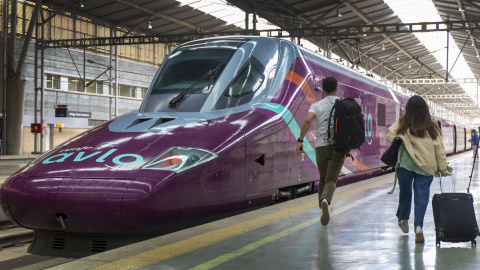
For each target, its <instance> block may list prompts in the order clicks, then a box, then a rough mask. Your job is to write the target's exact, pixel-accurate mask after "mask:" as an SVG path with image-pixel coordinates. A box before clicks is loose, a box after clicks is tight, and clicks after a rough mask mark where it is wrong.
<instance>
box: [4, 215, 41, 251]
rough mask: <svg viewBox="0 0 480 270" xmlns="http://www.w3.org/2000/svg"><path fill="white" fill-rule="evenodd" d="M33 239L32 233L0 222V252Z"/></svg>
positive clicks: (12, 224) (6, 222)
mask: <svg viewBox="0 0 480 270" xmlns="http://www.w3.org/2000/svg"><path fill="white" fill-rule="evenodd" d="M32 239H33V231H32V230H28V229H24V228H21V227H18V226H17V225H15V224H14V223H12V222H11V221H8V220H7V221H0V250H2V249H4V248H7V247H11V246H15V245H19V244H23V243H29V242H31V241H32Z"/></svg>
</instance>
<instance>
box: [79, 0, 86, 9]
mask: <svg viewBox="0 0 480 270" xmlns="http://www.w3.org/2000/svg"><path fill="white" fill-rule="evenodd" d="M80 7H81V8H84V7H85V5H83V0H80Z"/></svg>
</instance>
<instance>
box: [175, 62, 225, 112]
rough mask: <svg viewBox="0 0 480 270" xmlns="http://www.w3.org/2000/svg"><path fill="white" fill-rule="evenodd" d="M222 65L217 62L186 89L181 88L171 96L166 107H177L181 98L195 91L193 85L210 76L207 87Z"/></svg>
mask: <svg viewBox="0 0 480 270" xmlns="http://www.w3.org/2000/svg"><path fill="white" fill-rule="evenodd" d="M222 66H223V63H220V64H218V65H217V66H216V67H215V68H214V69H210V70H209V71H208V72H207V73H205V74H203V75H202V77H200V79H198V80H197V81H196V82H194V83H193V84H192V85H190V86H189V87H188V88H187V89H185V90H183V92H181V93H180V94H178V95H177V96H175V97H174V98H172V100H170V101H169V102H168V107H170V108H178V104H180V101H182V99H183V98H185V97H187V96H189V95H190V94H192V93H193V92H195V89H194V88H195V86H197V85H198V84H199V83H200V82H201V81H203V80H204V79H205V78H206V77H208V76H212V78H211V79H210V82H209V84H208V88H210V85H211V84H212V80H213V77H214V76H215V75H216V74H217V73H218V71H219V70H220V67H222Z"/></svg>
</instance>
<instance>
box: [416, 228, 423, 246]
mask: <svg viewBox="0 0 480 270" xmlns="http://www.w3.org/2000/svg"><path fill="white" fill-rule="evenodd" d="M415 242H417V243H424V242H425V238H423V231H422V227H420V226H417V228H415Z"/></svg>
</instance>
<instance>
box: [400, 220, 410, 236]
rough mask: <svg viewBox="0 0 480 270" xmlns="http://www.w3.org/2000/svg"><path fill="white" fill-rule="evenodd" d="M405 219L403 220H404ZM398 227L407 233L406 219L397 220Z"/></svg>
mask: <svg viewBox="0 0 480 270" xmlns="http://www.w3.org/2000/svg"><path fill="white" fill-rule="evenodd" d="M404 221H405V222H404ZM398 227H400V229H401V230H402V232H404V233H408V220H402V221H399V222H398Z"/></svg>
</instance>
